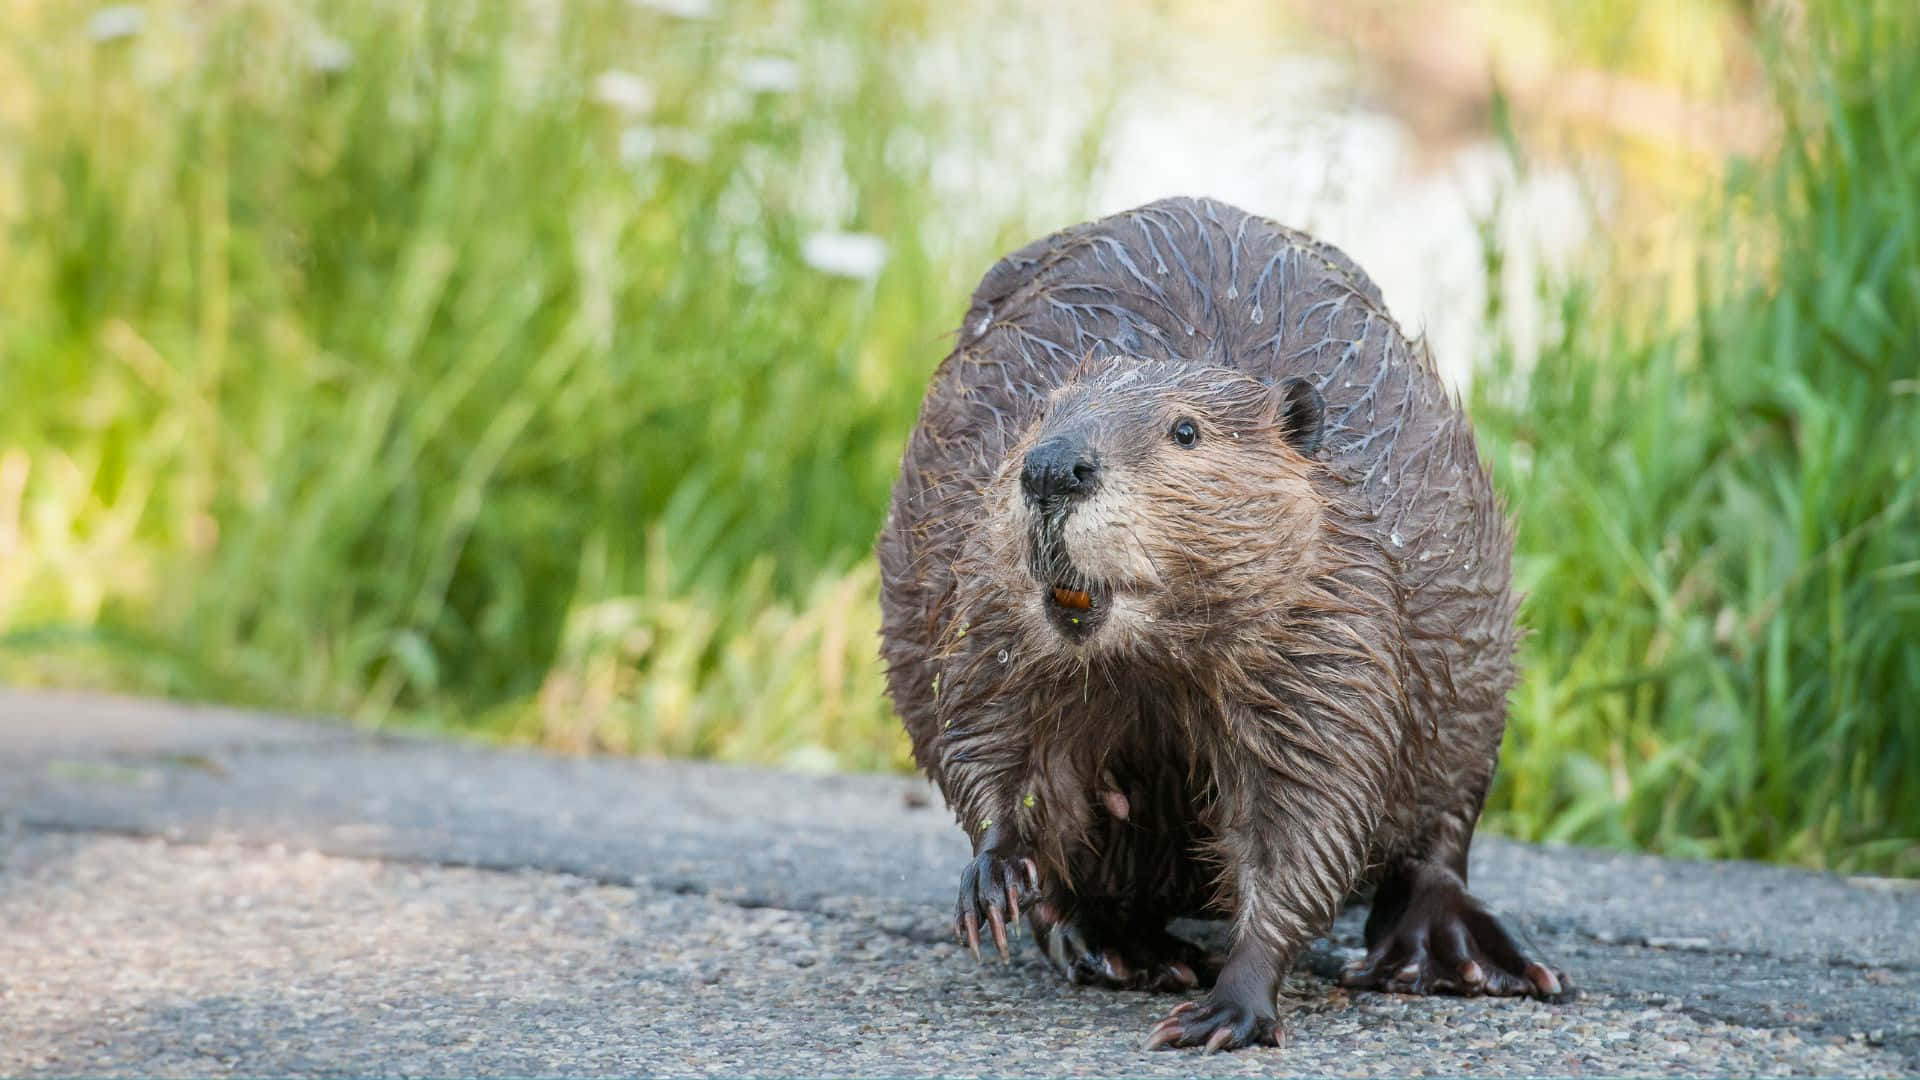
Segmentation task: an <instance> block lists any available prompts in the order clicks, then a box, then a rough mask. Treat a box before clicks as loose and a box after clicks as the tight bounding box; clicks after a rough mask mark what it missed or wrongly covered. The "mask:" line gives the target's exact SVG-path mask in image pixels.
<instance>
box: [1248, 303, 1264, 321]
mask: <svg viewBox="0 0 1920 1080" xmlns="http://www.w3.org/2000/svg"><path fill="white" fill-rule="evenodd" d="M1266 317H1267V316H1266V313H1265V312H1263V311H1261V310H1260V305H1259V304H1255V305H1253V311H1252V312H1250V313H1249V314H1248V315H1247V318H1249V319H1252V320H1253V321H1254V323H1255V324H1256V325H1257V324H1258V323H1259V322H1260V320H1261V319H1264V318H1266Z"/></svg>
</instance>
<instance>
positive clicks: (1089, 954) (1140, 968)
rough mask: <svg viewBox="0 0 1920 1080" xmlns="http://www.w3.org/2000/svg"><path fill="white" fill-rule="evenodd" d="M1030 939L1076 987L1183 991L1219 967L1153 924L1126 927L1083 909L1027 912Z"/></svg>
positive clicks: (1052, 906) (1045, 904)
mask: <svg viewBox="0 0 1920 1080" xmlns="http://www.w3.org/2000/svg"><path fill="white" fill-rule="evenodd" d="M1028 919H1029V921H1030V923H1031V924H1032V926H1033V939H1034V941H1035V943H1036V944H1038V945H1039V946H1040V951H1041V953H1042V954H1043V955H1044V956H1046V958H1047V962H1048V963H1050V964H1052V965H1053V969H1054V970H1055V971H1057V972H1059V973H1060V977H1061V978H1063V979H1065V980H1067V981H1068V982H1070V983H1072V984H1073V985H1075V986H1103V987H1106V988H1107V989H1109V990H1148V991H1153V992H1157V993H1164V994H1179V993H1185V992H1186V991H1188V990H1192V989H1195V988H1196V987H1202V986H1210V985H1212V983H1213V977H1214V975H1215V974H1216V973H1217V971H1218V970H1219V966H1218V965H1217V964H1215V963H1213V962H1211V961H1210V960H1209V959H1208V957H1207V955H1206V953H1205V952H1204V951H1203V950H1201V949H1200V947H1199V946H1197V945H1193V944H1191V943H1189V942H1186V941H1182V940H1181V939H1180V938H1177V937H1175V936H1173V935H1172V934H1169V933H1167V932H1166V931H1165V930H1163V929H1159V928H1158V927H1154V926H1141V925H1133V926H1127V925H1124V924H1122V923H1121V922H1119V921H1118V920H1115V919H1111V918H1106V917H1103V916H1101V915H1100V914H1098V913H1097V912H1095V911H1093V910H1090V909H1089V908H1087V907H1079V908H1077V909H1076V910H1075V911H1074V912H1073V914H1071V915H1069V916H1066V917H1062V916H1061V914H1060V908H1059V906H1058V905H1057V904H1056V903H1055V902H1053V901H1051V900H1047V901H1042V902H1041V903H1040V904H1039V905H1038V906H1036V907H1035V908H1034V909H1033V910H1032V911H1031V912H1029V914H1028Z"/></svg>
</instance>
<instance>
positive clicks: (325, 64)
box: [307, 34, 353, 75]
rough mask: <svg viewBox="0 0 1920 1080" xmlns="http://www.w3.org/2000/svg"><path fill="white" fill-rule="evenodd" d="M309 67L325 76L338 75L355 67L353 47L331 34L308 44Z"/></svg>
mask: <svg viewBox="0 0 1920 1080" xmlns="http://www.w3.org/2000/svg"><path fill="white" fill-rule="evenodd" d="M307 66H308V67H310V68H312V69H313V70H315V71H318V72H320V73H321V74H324V75H337V74H339V73H340V72H342V71H345V70H347V69H348V68H350V67H352V66H353V46H351V45H349V44H347V43H346V42H344V41H341V40H340V39H339V38H337V37H333V36H331V35H329V34H319V35H317V36H315V37H313V38H311V39H310V40H308V42H307Z"/></svg>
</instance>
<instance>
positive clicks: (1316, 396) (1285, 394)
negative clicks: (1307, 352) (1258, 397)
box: [1273, 375, 1327, 457]
mask: <svg viewBox="0 0 1920 1080" xmlns="http://www.w3.org/2000/svg"><path fill="white" fill-rule="evenodd" d="M1273 393H1274V396H1275V398H1277V399H1278V405H1279V412H1280V429H1281V431H1283V432H1284V433H1285V435H1286V439H1287V442H1288V443H1289V444H1290V445H1291V446H1292V447H1293V448H1294V449H1295V450H1298V451H1300V452H1301V453H1302V454H1305V455H1307V456H1309V457H1311V456H1313V452H1314V451H1315V450H1318V449H1320V440H1321V438H1322V437H1323V436H1324V435H1326V433H1327V399H1326V398H1323V397H1321V396H1320V391H1319V390H1317V389H1315V388H1314V385H1313V384H1312V383H1310V382H1308V381H1307V380H1305V379H1302V378H1300V377H1299V376H1298V375H1296V376H1293V377H1292V378H1288V379H1282V380H1280V385H1278V386H1276V387H1274V388H1273Z"/></svg>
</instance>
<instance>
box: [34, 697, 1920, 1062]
mask: <svg viewBox="0 0 1920 1080" xmlns="http://www.w3.org/2000/svg"><path fill="white" fill-rule="evenodd" d="M927 794H928V791H927V789H926V787H925V786H924V785H923V784H921V783H919V782H918V781H914V780H910V779H905V778H899V777H872V776H824V777H820V776H800V775H792V774H782V773H776V772H769V771H764V770H753V769H742V768H731V767H724V766H711V765H690V764H683V763H661V762H640V761H628V760H610V759H581V758H561V757H555V756H551V755H546V754H541V753H536V752H532V751H517V750H502V749H497V748H490V747H483V746H477V745H470V744H464V743H459V742H450V741H436V740H428V739H421V738H411V737H396V736H391V735H386V736H381V735H371V734H367V733H363V732H355V731H352V730H350V729H347V728H343V727H338V726H328V725H323V724H313V723H305V722H300V721H293V720H286V719H280V718H274V717H266V716H257V715H250V714H245V713H237V712H231V711H224V710H212V709H198V708H189V707H182V706H175V705H166V704H157V703H152V702H141V701H128V700H121V699H114V698H107V697H100V696H89V695H71V694H43V693H24V692H10V691H5V690H0V1075H16V1074H18V1075H55V1074H62V1075H65V1074H75V1073H85V1074H93V1075H98V1074H157V1075H188V1074H191V1075H208V1074H229V1073H238V1074H261V1073H272V1074H281V1075H285V1074H336V1073H352V1074H382V1075H392V1074H421V1073H425V1074H440V1075H446V1074H468V1073H513V1074H528V1073H534V1074H548V1075H552V1074H588V1073H592V1074H604V1073H618V1074H696V1073H725V1074H736V1073H758V1074H799V1073H806V1074H811V1073H859V1074H914V1075H920V1074H935V1073H937V1074H1059V1073H1076V1074H1125V1075H1144V1074H1179V1075H1190V1074H1194V1073H1208V1074H1212V1073H1220V1074H1261V1075H1271V1074H1275V1073H1338V1074H1367V1075H1378V1074H1402V1073H1422V1074H1427V1073H1460V1072H1471V1073H1503V1074H1539V1073H1554V1074H1572V1073H1608V1074H1617V1073H1636V1074H1652V1073H1661V1074H1686V1075H1723V1074H1755V1073H1767V1074H1786V1073H1796V1074H1833V1075H1839V1074H1844V1075H1916V1074H1920V1016H1917V1015H1916V1013H1917V1012H1920V1010H1917V1009H1916V1006H1915V1002H1917V1001H1920V888H1917V887H1916V886H1915V883H1909V882H1889V881H1881V880H1869V879H1852V880H1848V879H1842V878H1838V877H1834V876H1830V875H1820V874H1810V873H1804V872H1799V871H1792V870H1784V869H1779V868H1773V867H1764V866H1754V865H1747V864H1705V863H1685V862H1674V861H1664V860H1657V859H1652V858H1647V857H1642V856H1624V855H1615V854H1611V853H1604V852H1593V851H1579V850H1550V849H1541V848H1535V847H1529V846H1525V845H1520V844H1515V843H1511V842H1506V841H1501V840H1498V839H1496V838H1492V837H1486V838H1483V839H1482V840H1481V841H1480V843H1479V844H1478V845H1477V848H1476V852H1475V856H1476V857H1475V860H1474V869H1473V877H1474V885H1475V891H1476V892H1477V893H1479V894H1480V895H1481V896H1482V897H1483V898H1485V899H1486V900H1487V901H1489V902H1490V903H1491V904H1492V905H1493V906H1494V907H1496V908H1497V909H1499V910H1500V911H1502V912H1503V914H1505V915H1506V916H1507V917H1508V918H1509V920H1510V923H1511V925H1514V926H1516V927H1518V928H1520V929H1521V930H1523V931H1524V932H1526V933H1527V934H1529V935H1530V936H1531V937H1532V938H1533V939H1534V940H1535V941H1536V942H1537V943H1538V944H1539V945H1540V946H1541V947H1542V948H1543V949H1544V951H1545V952H1546V954H1547V955H1548V956H1549V957H1550V958H1552V959H1553V960H1555V961H1556V962H1557V963H1558V964H1559V965H1560V966H1562V967H1563V968H1565V969H1566V970H1568V971H1569V972H1571V973H1572V975H1573V977H1574V979H1575V981H1576V982H1577V983H1578V984H1579V985H1580V987H1581V988H1582V991H1583V997H1582V998H1581V999H1580V1000H1579V1001H1577V1002H1575V1003H1573V1004H1571V1005H1564V1006H1549V1005H1541V1004H1537V1003H1532V1002H1512V1001H1488V1000H1459V999H1433V1000H1429V999H1415V998H1406V997H1398V996H1389V995H1380V994H1348V993H1347V992H1345V991H1342V990H1340V989H1338V988H1336V987H1335V986H1334V985H1333V983H1332V981H1331V978H1330V976H1331V975H1332V973H1333V972H1335V971H1336V970H1337V969H1338V967H1339V965H1340V964H1341V963H1343V962H1344V961H1345V960H1347V959H1350V958H1352V957H1353V956H1355V955H1357V954H1358V945H1359V925H1360V922H1359V914H1360V913H1349V914H1348V915H1347V916H1346V917H1344V918H1343V919H1342V921H1341V923H1340V925H1339V926H1338V927H1337V928H1336V930H1335V933H1334V934H1333V935H1332V936H1331V938H1330V939H1329V940H1327V941H1324V942H1322V943H1320V944H1319V945H1317V946H1316V948H1315V950H1314V952H1313V954H1312V955H1311V956H1310V957H1309V958H1308V959H1307V961H1306V962H1305V963H1304V964H1303V965H1302V967H1301V969H1300V970H1299V971H1296V972H1295V973H1294V975H1293V976H1292V977H1291V979H1290V980H1289V983H1288V986H1287V989H1286V994H1287V997H1288V1000H1289V1003H1290V1008H1291V1014H1290V1015H1291V1019H1290V1022H1289V1026H1288V1044H1287V1046H1286V1047H1284V1048H1282V1049H1278V1050H1273V1049H1267V1050H1258V1051H1248V1052H1242V1053H1239V1054H1232V1055H1220V1056H1216V1057H1212V1058H1206V1059H1201V1058H1199V1057H1197V1056H1196V1055H1194V1054H1193V1053H1190V1052H1184V1053H1170V1052H1160V1053H1153V1054H1148V1053H1142V1052H1140V1051H1139V1050H1138V1049H1137V1047H1138V1046H1139V1043H1140V1041H1141V1039H1142V1038H1143V1037H1144V1035H1145V1033H1146V1031H1147V1029H1148V1027H1149V1026H1151V1024H1152V1023H1153V1022H1154V1021H1155V1020H1157V1019H1158V1018H1159V1017H1160V1016H1161V1015H1162V1014H1163V1013H1164V1012H1165V1011H1166V1009H1167V1008H1168V1007H1170V1006H1171V1005H1172V1004H1173V1002H1174V1001H1175V1000H1176V999H1174V998H1169V997H1164V996H1154V995H1147V994H1119V993H1111V992H1106V991H1096V990H1075V989H1071V988H1068V987H1065V986H1062V985H1060V984H1058V983H1057V982H1056V981H1055V979H1054V978H1053V976H1052V975H1051V973H1050V972H1049V971H1048V969H1047V968H1046V966H1045V965H1044V963H1042V962H1041V961H1040V960H1039V959H1038V957H1037V956H1035V955H1034V954H1033V952H1032V951H1031V949H1030V948H1028V947H1026V943H1025V942H1021V943H1019V945H1018V946H1017V947H1016V955H1015V959H1014V962H1013V963H1012V964H1011V965H1002V964H999V963H997V962H996V963H989V964H987V965H984V966H981V965H976V964H975V963H974V962H973V960H972V959H971V957H969V956H967V955H966V953H965V952H964V951H963V950H960V949H957V948H956V947H955V946H954V945H953V944H952V942H951V938H950V937H949V930H948V926H949V919H950V913H951V910H952V906H951V905H952V900H953V894H954V889H955V886H956V884H957V881H958V876H959V871H960V868H961V866H962V864H963V862H964V859H965V855H966V843H965V840H964V838H963V837H962V836H961V834H960V832H959V830H958V829H957V828H955V827H954V826H953V824H952V821H951V819H950V818H949V817H948V815H947V813H946V811H945V810H944V809H943V808H942V806H941V804H940V802H939V800H938V798H937V796H936V797H934V798H933V799H931V801H929V800H928V799H927Z"/></svg>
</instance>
